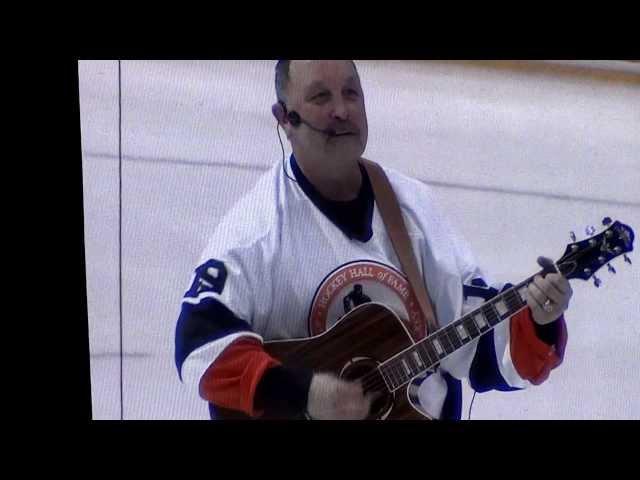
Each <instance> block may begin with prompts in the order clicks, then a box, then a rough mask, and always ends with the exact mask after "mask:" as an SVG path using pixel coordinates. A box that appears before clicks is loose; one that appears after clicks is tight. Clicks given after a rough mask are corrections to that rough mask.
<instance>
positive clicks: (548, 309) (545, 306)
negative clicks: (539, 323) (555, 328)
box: [542, 298, 553, 313]
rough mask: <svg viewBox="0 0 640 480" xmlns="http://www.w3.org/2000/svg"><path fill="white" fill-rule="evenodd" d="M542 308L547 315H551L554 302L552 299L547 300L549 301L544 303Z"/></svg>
mask: <svg viewBox="0 0 640 480" xmlns="http://www.w3.org/2000/svg"><path fill="white" fill-rule="evenodd" d="M542 308H543V309H544V311H545V312H547V313H550V312H551V311H552V310H553V302H552V301H551V299H550V298H547V301H546V302H544V304H543V305H542Z"/></svg>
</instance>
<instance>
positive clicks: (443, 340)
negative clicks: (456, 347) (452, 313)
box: [438, 328, 453, 355]
mask: <svg viewBox="0 0 640 480" xmlns="http://www.w3.org/2000/svg"><path fill="white" fill-rule="evenodd" d="M438 337H439V338H440V344H441V345H442V347H443V348H444V350H445V355H447V354H449V353H451V352H452V351H453V344H452V343H451V340H450V339H449V335H447V329H446V328H445V329H444V330H442V332H441V333H440V335H438Z"/></svg>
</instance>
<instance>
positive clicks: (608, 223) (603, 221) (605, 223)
mask: <svg viewBox="0 0 640 480" xmlns="http://www.w3.org/2000/svg"><path fill="white" fill-rule="evenodd" d="M602 225H604V226H605V227H606V226H608V225H611V219H610V218H609V217H604V218H603V219H602Z"/></svg>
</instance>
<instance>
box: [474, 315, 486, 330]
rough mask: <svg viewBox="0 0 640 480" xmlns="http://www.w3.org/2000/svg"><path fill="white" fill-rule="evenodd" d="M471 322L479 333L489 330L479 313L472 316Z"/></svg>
mask: <svg viewBox="0 0 640 480" xmlns="http://www.w3.org/2000/svg"><path fill="white" fill-rule="evenodd" d="M473 322H474V323H475V325H476V328H477V329H478V330H479V332H484V331H485V330H487V329H488V328H489V325H488V324H487V321H486V320H485V318H484V315H483V314H482V313H480V312H478V313H475V314H474V315H473Z"/></svg>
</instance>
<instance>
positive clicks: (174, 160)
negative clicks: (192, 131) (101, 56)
mask: <svg viewBox="0 0 640 480" xmlns="http://www.w3.org/2000/svg"><path fill="white" fill-rule="evenodd" d="M85 155H86V156H88V157H95V158H107V159H117V158H118V157H117V155H112V154H109V153H92V152H85ZM122 159H123V160H125V161H133V162H147V163H169V164H177V165H190V166H200V167H218V168H235V169H239V170H256V171H266V170H269V169H270V168H271V165H251V164H241V163H229V162H210V161H202V162H199V161H194V160H184V159H178V158H150V157H139V156H123V157H122ZM417 179H418V180H420V181H421V182H422V183H425V184H427V185H430V186H432V187H437V188H451V189H456V190H469V191H474V192H489V193H502V194H505V195H519V196H525V197H541V198H549V199H553V200H561V201H567V202H585V203H595V204H598V205H610V206H615V207H636V208H637V207H640V202H630V201H625V200H607V199H601V198H589V197H581V196H572V195H559V194H555V193H547V192H537V191H535V190H511V189H507V188H499V187H483V186H476V185H465V184H463V183H449V182H440V181H434V180H424V179H422V178H417Z"/></svg>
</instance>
